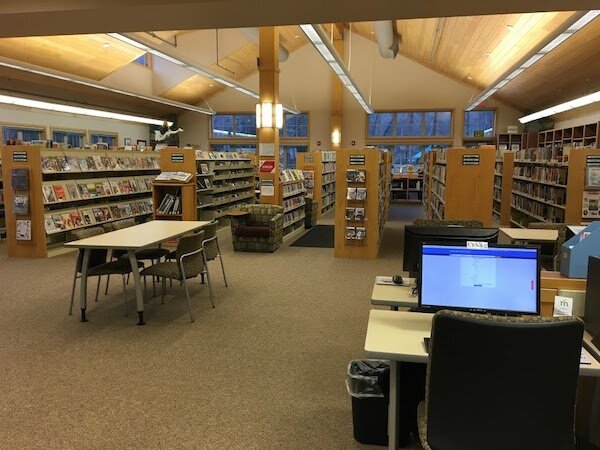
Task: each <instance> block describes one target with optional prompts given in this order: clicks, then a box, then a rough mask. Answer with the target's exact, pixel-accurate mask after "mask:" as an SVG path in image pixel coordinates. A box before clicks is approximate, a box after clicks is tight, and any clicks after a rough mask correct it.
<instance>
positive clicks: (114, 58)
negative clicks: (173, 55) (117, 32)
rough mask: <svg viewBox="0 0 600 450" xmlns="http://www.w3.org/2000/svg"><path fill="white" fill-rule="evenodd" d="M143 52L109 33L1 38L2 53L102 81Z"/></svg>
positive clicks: (18, 59) (20, 59) (16, 58)
mask: <svg viewBox="0 0 600 450" xmlns="http://www.w3.org/2000/svg"><path fill="white" fill-rule="evenodd" d="M142 54H144V52H143V51H141V50H139V49H137V48H135V47H132V46H131V45H128V44H125V43H122V42H121V41H118V40H116V39H113V38H111V37H110V36H108V35H106V34H85V35H76V36H44V37H24V38H6V39H0V55H2V56H4V57H7V58H11V59H15V60H17V61H24V62H27V63H29V64H34V65H36V66H41V67H47V68H49V69H54V70H59V71H62V72H66V73H70V74H74V75H79V76H82V77H85V78H90V79H92V80H96V81H99V80H101V79H102V78H104V77H106V76H107V75H108V74H110V73H112V72H113V71H115V70H117V69H119V68H120V67H123V66H124V65H125V64H128V63H130V62H131V61H133V60H134V59H136V58H138V57H139V56H140V55H142Z"/></svg>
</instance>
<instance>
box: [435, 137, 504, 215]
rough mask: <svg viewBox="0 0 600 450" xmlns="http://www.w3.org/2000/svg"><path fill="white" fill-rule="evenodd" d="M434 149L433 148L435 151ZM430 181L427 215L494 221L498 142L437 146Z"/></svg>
mask: <svg viewBox="0 0 600 450" xmlns="http://www.w3.org/2000/svg"><path fill="white" fill-rule="evenodd" d="M431 153H432V152H430V154H431ZM435 153H436V155H435V157H434V159H433V160H432V161H431V169H430V170H431V172H430V173H429V176H428V180H427V183H428V184H430V185H431V186H430V187H428V189H429V194H430V196H429V197H428V202H429V204H428V206H427V208H426V211H427V216H426V217H427V218H430V219H445V220H479V221H481V222H482V223H483V224H484V226H491V225H492V220H493V216H492V207H493V193H494V192H493V189H494V165H495V160H496V152H495V147H494V146H482V147H479V148H450V149H438V150H435Z"/></svg>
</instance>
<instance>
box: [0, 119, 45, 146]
mask: <svg viewBox="0 0 600 450" xmlns="http://www.w3.org/2000/svg"><path fill="white" fill-rule="evenodd" d="M4 128H21V129H24V130H35V131H41V138H42V139H44V140H47V139H48V127H47V126H46V125H37V124H32V123H15V122H0V139H1V140H2V141H4ZM2 144H3V145H5V144H6V142H2Z"/></svg>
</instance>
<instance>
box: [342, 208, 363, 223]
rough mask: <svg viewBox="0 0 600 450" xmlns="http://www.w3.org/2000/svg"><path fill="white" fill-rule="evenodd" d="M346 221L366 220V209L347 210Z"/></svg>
mask: <svg viewBox="0 0 600 450" xmlns="http://www.w3.org/2000/svg"><path fill="white" fill-rule="evenodd" d="M346 220H365V208H346Z"/></svg>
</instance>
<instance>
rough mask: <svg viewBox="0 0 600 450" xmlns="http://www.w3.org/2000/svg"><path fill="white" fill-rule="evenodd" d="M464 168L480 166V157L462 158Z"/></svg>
mask: <svg viewBox="0 0 600 450" xmlns="http://www.w3.org/2000/svg"><path fill="white" fill-rule="evenodd" d="M462 165H463V166H478V165H479V155H463V157H462Z"/></svg>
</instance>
